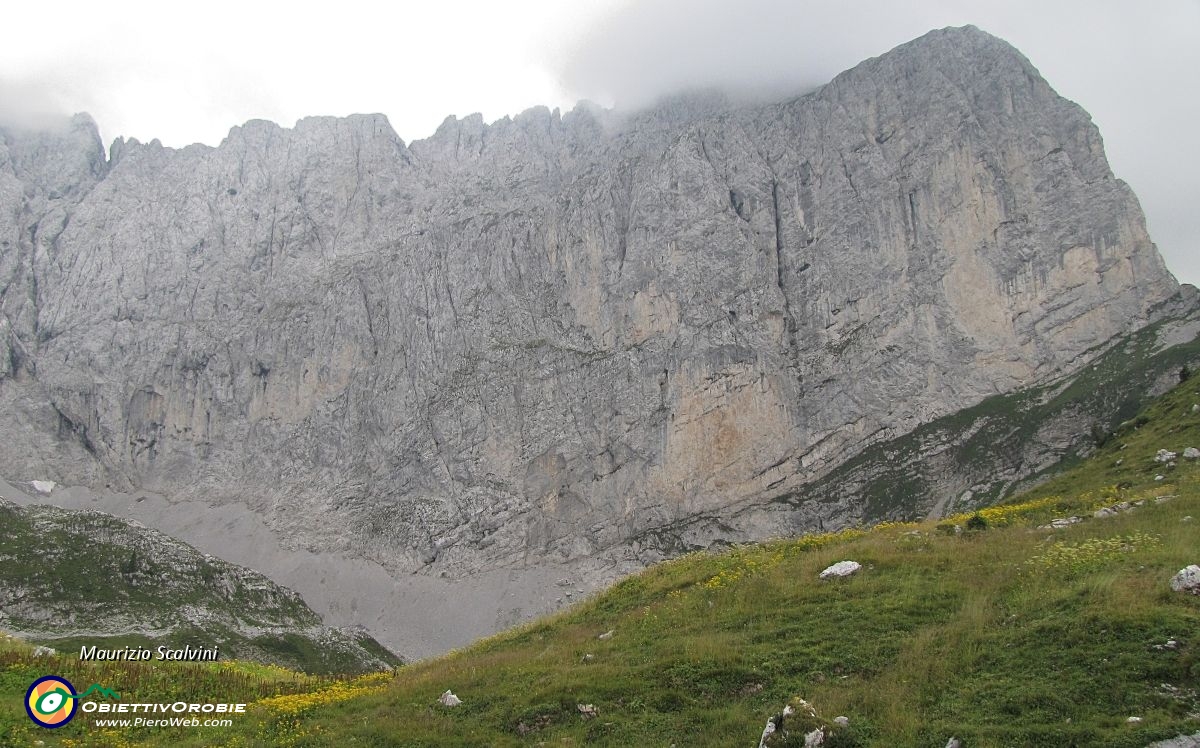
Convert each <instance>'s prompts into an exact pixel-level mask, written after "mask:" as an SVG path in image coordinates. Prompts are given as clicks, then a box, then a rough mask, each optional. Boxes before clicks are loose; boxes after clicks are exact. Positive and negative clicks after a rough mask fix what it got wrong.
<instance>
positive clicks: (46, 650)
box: [33, 647, 58, 657]
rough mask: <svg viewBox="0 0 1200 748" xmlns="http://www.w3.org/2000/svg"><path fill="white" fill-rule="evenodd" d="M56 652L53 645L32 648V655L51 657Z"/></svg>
mask: <svg viewBox="0 0 1200 748" xmlns="http://www.w3.org/2000/svg"><path fill="white" fill-rule="evenodd" d="M56 654H58V652H56V651H55V650H54V648H53V647H38V648H37V649H35V650H33V656H34V657H53V656H54V655H56Z"/></svg>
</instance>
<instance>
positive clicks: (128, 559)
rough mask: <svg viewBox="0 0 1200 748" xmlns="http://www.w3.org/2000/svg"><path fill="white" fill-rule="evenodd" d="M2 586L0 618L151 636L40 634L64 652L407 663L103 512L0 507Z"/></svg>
mask: <svg viewBox="0 0 1200 748" xmlns="http://www.w3.org/2000/svg"><path fill="white" fill-rule="evenodd" d="M5 591H8V592H13V591H15V592H16V593H17V594H15V595H14V596H13V598H14V599H15V600H18V601H19V604H17V605H14V606H12V609H10V610H0V626H3V625H5V622H7V625H9V626H11V627H12V628H14V629H17V630H21V631H35V632H36V631H43V632H44V631H46V630H47V629H51V630H53V629H55V628H58V629H59V630H65V631H71V630H76V631H88V630H89V629H90V630H93V631H105V630H109V631H113V630H114V629H115V630H116V631H122V630H123V631H129V630H131V628H132V630H141V631H142V632H144V633H119V634H116V635H112V636H98V635H94V634H87V635H83V636H67V637H62V638H54V637H52V636H50V635H45V636H42V637H40V638H37V639H36V643H38V644H45V645H48V646H51V647H54V648H55V649H58V650H62V651H64V652H70V651H74V652H78V651H79V648H80V646H82V645H88V646H96V647H100V648H120V647H124V646H145V647H149V648H151V649H154V648H155V647H157V646H158V645H160V644H165V645H168V646H171V647H182V646H184V645H191V646H193V647H213V646H219V647H220V651H221V653H222V656H223V657H225V658H228V657H243V658H248V659H258V660H263V661H268V662H275V663H279V664H283V665H287V666H289V667H297V668H300V669H302V670H304V671H306V672H310V673H341V672H348V671H354V670H359V671H361V670H362V669H364V666H363V662H364V661H370V660H371V659H374V658H378V659H380V660H382V661H383V662H386V663H388V664H389V665H397V664H399V663H400V660H399V658H397V657H396V656H395V655H393V654H392V653H391V652H388V651H387V650H386V649H384V648H383V647H381V646H380V645H379V644H378V643H377V642H375V641H374V640H373V639H370V638H369V637H362V638H361V639H360V640H357V641H355V640H352V639H350V638H349V637H348V636H346V637H342V640H339V641H338V642H336V643H335V642H328V641H320V640H318V638H317V637H316V636H315V635H314V632H317V631H320V630H321V629H320V623H321V619H320V617H319V616H318V615H317V614H316V613H314V612H313V611H312V610H311V609H310V608H309V607H308V606H307V605H306V604H305V603H304V601H303V600H302V599H301V598H300V597H299V596H298V595H296V594H295V593H294V592H292V591H290V590H287V589H286V588H283V587H280V586H279V585H276V584H274V583H273V582H271V581H270V580H268V579H267V578H266V577H263V576H262V575H260V574H258V573H256V572H252V571H249V570H247V569H244V568H241V567H238V566H235V565H233V564H230V563H227V562H224V561H221V560H219V559H215V558H212V557H208V556H205V555H204V554H201V553H199V552H198V551H196V550H195V549H194V548H192V547H190V546H188V545H186V544H184V543H181V542H179V541H177V540H174V539H172V538H169V537H167V536H165V535H161V534H159V533H156V532H153V531H148V530H146V529H145V528H140V527H137V526H135V525H132V524H131V523H129V522H128V521H126V520H123V519H120V518H117V517H113V516H110V515H107V514H103V513H100V512H75V511H69V510H64V509H58V508H56V507H45V506H40V507H24V508H23V507H18V506H16V505H14V504H10V503H0V602H3V600H4V599H5V598H6V595H5V594H4V592H5ZM187 611H192V613H191V614H190V615H191V616H193V618H196V620H192V619H190V618H189V614H188V613H187ZM198 614H202V615H200V616H199V617H198V618H197V615H198ZM47 620H56V621H60V622H61V625H60V626H52V625H47V623H46V621H47ZM114 622H115V623H114Z"/></svg>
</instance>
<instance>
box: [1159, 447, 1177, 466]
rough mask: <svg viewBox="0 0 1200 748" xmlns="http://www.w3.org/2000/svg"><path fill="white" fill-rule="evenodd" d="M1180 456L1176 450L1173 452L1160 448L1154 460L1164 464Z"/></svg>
mask: <svg viewBox="0 0 1200 748" xmlns="http://www.w3.org/2000/svg"><path fill="white" fill-rule="evenodd" d="M1178 456H1179V455H1178V454H1176V453H1175V452H1172V451H1170V450H1167V449H1160V450H1158V452H1157V453H1155V455H1154V461H1155V462H1161V463H1162V464H1164V465H1165V464H1167V463H1168V462H1173V461H1174V460H1175V458H1176V457H1178Z"/></svg>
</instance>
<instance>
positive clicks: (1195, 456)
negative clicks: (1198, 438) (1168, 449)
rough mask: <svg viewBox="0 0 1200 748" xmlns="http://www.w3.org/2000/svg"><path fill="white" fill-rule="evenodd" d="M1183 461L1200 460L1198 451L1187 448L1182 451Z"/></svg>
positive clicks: (1199, 450)
mask: <svg viewBox="0 0 1200 748" xmlns="http://www.w3.org/2000/svg"><path fill="white" fill-rule="evenodd" d="M1183 459H1185V460H1200V449H1196V448H1195V447H1188V448H1187V449H1185V450H1183Z"/></svg>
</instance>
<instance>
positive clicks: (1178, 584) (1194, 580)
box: [1171, 564, 1200, 595]
mask: <svg viewBox="0 0 1200 748" xmlns="http://www.w3.org/2000/svg"><path fill="white" fill-rule="evenodd" d="M1171 589H1173V590H1175V591H1176V592H1190V593H1192V594H1193V595H1200V566H1197V565H1196V564H1192V565H1191V566H1188V567H1186V568H1184V569H1180V570H1179V573H1178V574H1176V575H1175V576H1173V577H1171Z"/></svg>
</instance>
